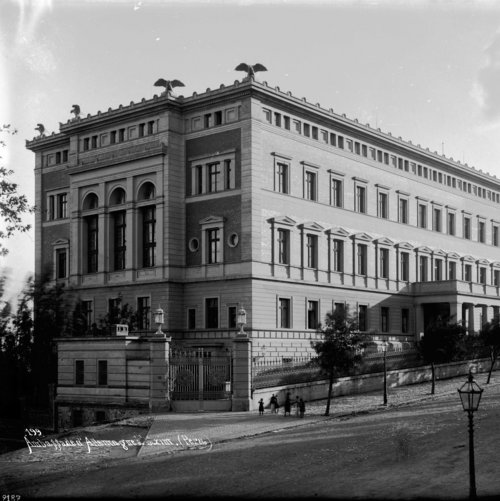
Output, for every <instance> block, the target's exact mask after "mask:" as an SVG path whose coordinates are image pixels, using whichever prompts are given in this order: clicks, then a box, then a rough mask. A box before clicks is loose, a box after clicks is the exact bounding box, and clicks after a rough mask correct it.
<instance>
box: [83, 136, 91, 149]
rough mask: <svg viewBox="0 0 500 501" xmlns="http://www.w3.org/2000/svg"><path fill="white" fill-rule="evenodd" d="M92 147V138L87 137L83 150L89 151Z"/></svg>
mask: <svg viewBox="0 0 500 501" xmlns="http://www.w3.org/2000/svg"><path fill="white" fill-rule="evenodd" d="M89 148H90V138H88V137H86V138H85V139H84V140H83V151H88V150H89Z"/></svg>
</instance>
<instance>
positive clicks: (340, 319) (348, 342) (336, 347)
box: [311, 310, 364, 416]
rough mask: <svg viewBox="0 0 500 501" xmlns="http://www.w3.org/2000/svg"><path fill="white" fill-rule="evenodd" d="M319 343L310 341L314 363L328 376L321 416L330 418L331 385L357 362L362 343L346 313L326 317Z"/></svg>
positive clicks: (355, 323)
mask: <svg viewBox="0 0 500 501" xmlns="http://www.w3.org/2000/svg"><path fill="white" fill-rule="evenodd" d="M320 332H321V334H322V336H323V339H322V340H321V341H312V342H311V346H312V347H313V348H314V350H315V351H316V353H317V354H318V356H317V361H318V363H319V365H320V367H321V369H322V371H323V372H324V373H325V374H326V375H327V376H328V400H327V403H326V410H325V416H329V415H330V400H331V398H332V390H333V382H334V380H335V378H336V377H340V376H345V375H347V373H348V372H349V370H351V369H352V368H354V367H355V366H356V365H358V364H359V363H360V362H361V359H362V355H361V353H362V349H363V347H364V343H363V342H362V339H361V336H360V335H359V330H358V324H357V322H356V320H355V319H354V318H353V317H352V316H350V315H349V312H348V311H347V310H344V311H335V312H333V313H332V312H330V313H328V314H327V315H326V318H325V325H324V326H322V327H320Z"/></svg>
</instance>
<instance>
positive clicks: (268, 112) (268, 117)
mask: <svg viewBox="0 0 500 501" xmlns="http://www.w3.org/2000/svg"><path fill="white" fill-rule="evenodd" d="M262 112H263V113H264V119H265V121H266V122H269V123H271V110H266V109H265V108H263V109H262Z"/></svg>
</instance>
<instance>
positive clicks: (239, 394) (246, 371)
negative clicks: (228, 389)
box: [231, 337, 252, 411]
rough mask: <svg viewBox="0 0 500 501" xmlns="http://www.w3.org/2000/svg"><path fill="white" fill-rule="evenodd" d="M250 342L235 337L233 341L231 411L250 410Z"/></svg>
mask: <svg viewBox="0 0 500 501" xmlns="http://www.w3.org/2000/svg"><path fill="white" fill-rule="evenodd" d="M251 355H252V340H251V339H249V338H248V337H236V338H234V340H233V381H232V387H233V397H232V409H231V410H233V411H248V410H250V400H251V398H252V393H251V385H252V359H251Z"/></svg>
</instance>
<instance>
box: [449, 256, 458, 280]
mask: <svg viewBox="0 0 500 501" xmlns="http://www.w3.org/2000/svg"><path fill="white" fill-rule="evenodd" d="M456 279H457V263H455V261H450V262H449V263H448V280H456Z"/></svg>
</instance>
